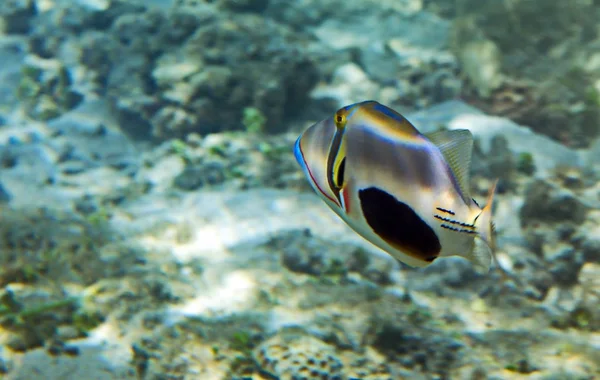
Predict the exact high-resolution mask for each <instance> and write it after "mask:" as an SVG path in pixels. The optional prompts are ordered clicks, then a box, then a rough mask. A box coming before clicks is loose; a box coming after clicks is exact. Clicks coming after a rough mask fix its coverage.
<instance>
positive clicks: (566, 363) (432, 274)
mask: <svg viewBox="0 0 600 380" xmlns="http://www.w3.org/2000/svg"><path fill="white" fill-rule="evenodd" d="M1 3H2V5H1V6H0V378H6V379H202V380H213V379H214V380H220V379H236V380H241V379H255V380H258V379H261V380H262V379H264V380H268V379H281V380H292V379H338V380H350V379H364V380H384V379H385V380H387V379H391V380H396V379H469V380H479V379H544V380H551V379H552V380H562V379H577V380H584V379H588V380H591V379H600V307H599V305H600V207H599V206H600V182H599V179H600V21H599V20H600V1H598V0H571V1H560V0H502V1H481V0H379V1H368V0H362V1H361V0H347V1H346V0H328V1H316V0H296V1H285V0H213V1H209V0H206V1H202V0H148V1H142V0H139V1H133V0H130V1H126V0H2V2H1ZM368 99H373V100H377V101H379V102H381V103H383V104H385V105H387V106H389V107H391V108H394V109H395V110H397V111H399V112H401V113H402V114H403V115H405V116H406V117H407V118H408V120H410V121H411V122H412V123H414V124H415V126H416V127H417V128H418V129H419V130H420V131H422V132H427V131H434V130H436V129H439V128H451V129H455V128H467V129H469V130H471V131H472V133H473V135H474V136H475V142H476V144H475V149H474V153H473V155H474V157H473V163H472V180H471V185H472V194H473V196H474V198H475V199H476V200H478V201H484V200H485V196H486V194H487V190H488V188H489V186H490V184H491V183H492V181H493V180H495V179H496V178H499V179H500V182H499V183H498V189H497V191H498V193H497V195H496V200H495V211H494V214H495V216H494V221H495V224H496V227H497V244H498V250H497V256H498V262H499V264H500V265H502V267H503V268H504V270H505V271H506V272H507V273H508V276H506V275H504V274H503V273H502V271H500V270H497V267H496V266H494V268H492V270H491V271H490V272H489V273H488V274H479V273H477V272H476V271H474V269H473V267H472V266H471V264H470V263H469V262H467V261H466V260H464V259H462V258H458V257H450V258H443V259H440V260H437V261H436V262H435V263H434V264H432V265H431V266H429V267H427V268H424V269H414V268H410V267H408V266H406V265H403V264H400V263H398V262H396V261H395V260H393V259H392V258H391V257H390V256H388V255H386V254H384V253H383V252H381V251H379V250H378V249H376V248H374V247H373V246H372V245H371V244H369V243H368V242H366V241H365V240H363V239H362V238H360V237H359V236H358V235H357V234H355V233H354V232H353V231H352V230H351V229H350V228H348V227H347V226H346V225H345V224H344V223H343V222H342V221H341V220H340V219H339V218H338V217H337V216H336V215H335V214H334V213H333V212H331V210H329V209H328V208H327V207H326V205H325V204H324V203H323V202H322V201H321V200H320V199H319V198H318V196H317V195H316V194H315V193H314V192H313V191H312V189H311V188H310V185H309V183H308V182H307V181H306V179H305V177H304V175H303V173H302V171H301V169H300V167H299V166H298V165H297V163H296V162H295V160H294V154H293V152H292V150H293V145H294V141H295V140H296V138H297V137H298V135H299V134H300V133H301V132H302V131H303V130H304V129H305V128H306V127H307V126H309V125H311V124H313V123H314V122H316V121H319V120H322V119H324V118H326V117H330V116H331V115H332V114H333V113H334V112H335V111H336V110H337V109H338V108H339V107H341V106H345V105H348V104H351V103H354V102H359V101H363V100H368Z"/></svg>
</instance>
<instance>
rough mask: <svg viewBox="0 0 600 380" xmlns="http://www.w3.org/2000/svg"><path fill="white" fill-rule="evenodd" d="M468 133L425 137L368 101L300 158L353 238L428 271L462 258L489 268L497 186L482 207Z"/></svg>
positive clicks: (299, 144) (322, 126)
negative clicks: (472, 182) (442, 260)
mask: <svg viewBox="0 0 600 380" xmlns="http://www.w3.org/2000/svg"><path fill="white" fill-rule="evenodd" d="M472 148H473V136H472V134H471V132H470V131H469V130H466V129H456V130H440V131H437V132H433V133H429V134H422V133H420V132H419V131H418V130H417V129H416V128H415V127H414V126H413V125H412V124H411V123H410V122H409V121H408V120H406V118H404V117H403V116H402V115H400V114H399V113H398V112H396V111H394V110H392V109H390V108H388V107H386V106H384V105H382V104H380V103H378V102H376V101H365V102H361V103H356V104H352V105H349V106H346V107H343V108H341V109H339V110H338V111H337V112H336V113H335V114H334V115H332V116H331V117H329V118H327V119H325V120H323V121H321V122H318V123H316V124H314V125H312V126H311V127H309V128H308V129H307V130H306V131H305V132H304V133H303V134H301V135H300V137H298V139H297V140H296V144H295V148H294V153H295V156H296V160H297V161H298V163H299V164H300V166H301V167H302V170H303V171H304V173H305V175H306V178H307V179H308V181H309V182H310V184H311V185H312V187H313V189H314V190H315V192H316V193H317V194H318V195H319V196H320V197H321V198H322V199H323V200H324V201H325V203H326V204H327V205H328V206H329V207H330V208H331V209H332V210H333V211H335V212H336V213H337V214H338V215H339V216H340V217H341V218H342V219H343V220H344V221H345V222H346V223H347V224H348V225H349V226H350V227H351V228H352V229H353V230H354V231H356V232H357V233H358V234H359V235H361V236H362V237H363V238H365V239H366V240H367V241H369V242H371V243H372V244H374V245H375V246H377V247H379V248H380V249H382V250H384V251H385V252H387V253H388V254H390V255H391V256H393V257H394V258H396V259H397V260H399V261H401V262H403V263H405V264H408V265H409V266H413V267H425V266H428V265H430V264H431V263H432V262H434V261H435V260H436V259H437V258H438V257H443V256H453V255H457V256H462V257H464V258H466V259H467V260H469V261H470V262H471V263H472V264H473V265H474V267H475V268H476V269H477V270H478V271H483V272H487V271H488V270H489V267H490V265H491V260H492V255H493V248H494V240H493V239H494V237H493V236H494V233H493V229H494V228H493V223H492V202H493V198H494V191H495V187H496V185H495V183H494V184H493V186H492V187H491V188H490V190H489V194H488V199H487V203H486V205H485V207H483V208H481V207H480V206H479V205H478V204H477V202H476V201H475V200H474V199H473V198H471V196H470V195H469V170H470V163H471V153H472Z"/></svg>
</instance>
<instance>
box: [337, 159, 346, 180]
mask: <svg viewBox="0 0 600 380" xmlns="http://www.w3.org/2000/svg"><path fill="white" fill-rule="evenodd" d="M345 170H346V157H344V158H342V162H340V167H339V169H338V172H337V184H338V185H339V186H340V187H341V186H342V184H343V183H344V174H345Z"/></svg>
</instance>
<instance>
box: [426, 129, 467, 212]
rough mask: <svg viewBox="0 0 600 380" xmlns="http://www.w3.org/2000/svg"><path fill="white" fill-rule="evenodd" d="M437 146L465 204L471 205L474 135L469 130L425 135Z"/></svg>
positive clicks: (441, 131) (445, 131)
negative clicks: (470, 186)
mask: <svg viewBox="0 0 600 380" xmlns="http://www.w3.org/2000/svg"><path fill="white" fill-rule="evenodd" d="M425 137H427V138H428V139H429V141H431V142H432V143H433V144H435V145H436V146H437V147H438V148H439V149H440V151H441V152H442V155H443V156H444V158H445V159H446V162H448V165H449V166H450V169H451V170H452V173H453V174H454V178H456V182H457V183H458V187H459V189H460V194H461V196H462V198H463V200H464V201H465V203H467V204H469V203H471V196H470V195H469V193H470V191H469V181H470V173H469V171H470V170H471V154H472V153H473V135H472V134H471V131H469V130H468V129H454V130H439V131H436V132H432V133H427V134H425Z"/></svg>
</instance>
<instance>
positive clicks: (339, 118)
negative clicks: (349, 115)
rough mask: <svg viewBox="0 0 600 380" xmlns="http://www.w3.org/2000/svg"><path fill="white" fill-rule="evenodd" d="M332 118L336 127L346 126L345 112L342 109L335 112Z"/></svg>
mask: <svg viewBox="0 0 600 380" xmlns="http://www.w3.org/2000/svg"><path fill="white" fill-rule="evenodd" d="M334 120H335V126H336V128H337V129H343V128H344V127H345V126H346V114H345V113H344V112H343V111H342V110H339V111H337V112H336V113H335V117H334Z"/></svg>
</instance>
